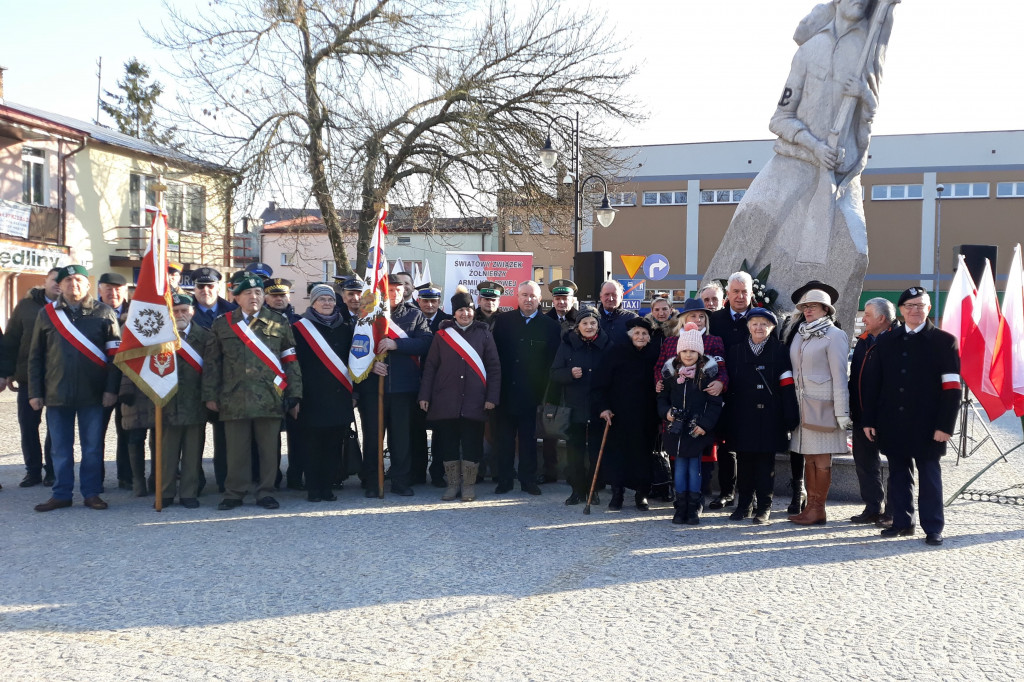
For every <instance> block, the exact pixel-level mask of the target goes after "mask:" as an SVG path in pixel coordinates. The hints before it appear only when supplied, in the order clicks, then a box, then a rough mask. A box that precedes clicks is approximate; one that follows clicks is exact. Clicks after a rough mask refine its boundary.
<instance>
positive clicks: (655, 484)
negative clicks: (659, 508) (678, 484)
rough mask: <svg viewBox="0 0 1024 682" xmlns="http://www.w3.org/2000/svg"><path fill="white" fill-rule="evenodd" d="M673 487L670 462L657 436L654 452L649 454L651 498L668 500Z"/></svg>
mask: <svg viewBox="0 0 1024 682" xmlns="http://www.w3.org/2000/svg"><path fill="white" fill-rule="evenodd" d="M673 486H674V480H673V478H672V462H671V460H670V459H669V456H668V453H667V452H665V449H664V448H663V447H662V443H661V437H660V436H659V438H658V442H657V444H656V445H655V446H654V451H653V452H652V453H651V497H654V498H657V499H662V500H670V499H671V497H672V488H673Z"/></svg>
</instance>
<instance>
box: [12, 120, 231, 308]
mask: <svg viewBox="0 0 1024 682" xmlns="http://www.w3.org/2000/svg"><path fill="white" fill-rule="evenodd" d="M158 177H162V178H163V179H164V183H165V184H166V185H167V186H168V189H167V191H166V192H165V194H164V208H165V210H166V211H167V214H168V227H169V232H168V245H169V257H170V259H171V260H174V261H179V262H181V263H183V264H184V266H185V269H186V275H187V273H188V271H189V270H191V269H192V268H195V267H199V266H201V265H212V266H214V267H217V268H218V269H222V270H227V269H229V268H230V267H231V239H232V234H231V233H232V230H231V211H230V206H231V197H230V191H229V190H230V184H231V182H230V181H231V177H232V175H231V172H230V171H229V170H228V169H224V168H221V167H218V166H215V165H212V164H209V163H205V162H203V161H201V160H198V159H193V158H190V157H187V156H184V155H183V154H180V153H179V152H177V151H175V150H173V149H168V148H165V147H159V146H156V145H153V144H150V143H148V142H145V141H143V140H139V139H136V138H133V137H129V136H127V135H122V134H120V133H117V132H115V131H113V130H110V129H108V128H104V127H102V126H97V125H93V124H91V123H87V122H85V121H78V120H75V119H71V118H68V117H66V116H62V115H59V114H53V113H49V112H44V111H40V110H37V109H33V108H31V107H26V106H23V105H19V104H14V103H12V102H10V101H7V102H3V101H2V100H0V266H2V271H0V320H6V317H7V315H8V314H9V313H10V311H11V310H13V307H14V305H15V304H16V303H17V301H18V300H20V299H21V298H22V297H23V296H24V295H25V294H26V293H27V292H28V290H29V289H30V288H31V287H33V286H36V285H38V284H41V283H42V280H43V278H44V276H45V274H46V271H47V270H48V269H49V268H50V267H52V266H53V265H54V264H56V265H60V264H64V263H72V262H75V263H81V264H82V265H84V266H85V267H87V268H88V269H89V271H90V273H91V274H92V278H93V281H95V279H96V278H97V277H98V276H99V275H100V274H101V273H103V272H119V273H121V274H123V275H124V276H125V277H126V278H128V280H129V282H133V281H135V278H136V277H137V273H138V268H139V265H140V264H141V259H142V255H143V253H144V252H145V249H146V245H147V243H148V240H149V225H150V224H151V220H152V215H150V217H149V218H148V219H147V215H146V207H147V206H152V205H153V204H155V202H156V194H155V192H154V191H153V188H152V186H153V184H154V183H155V182H156V180H157V178H158ZM26 214H28V215H30V216H31V217H30V219H29V222H28V225H27V228H28V229H27V230H26V229H25V227H26V226H25V225H24V223H23V221H22V220H21V216H24V215H26Z"/></svg>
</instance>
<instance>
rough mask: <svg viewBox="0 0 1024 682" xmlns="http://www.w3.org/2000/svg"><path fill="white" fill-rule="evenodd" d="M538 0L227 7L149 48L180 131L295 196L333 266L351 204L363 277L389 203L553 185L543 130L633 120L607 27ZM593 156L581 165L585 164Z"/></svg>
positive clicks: (176, 25) (287, 2) (289, 1)
mask: <svg viewBox="0 0 1024 682" xmlns="http://www.w3.org/2000/svg"><path fill="white" fill-rule="evenodd" d="M557 6H558V3H557V0H536V2H534V3H533V4H532V5H531V6H530V7H529V8H528V9H527V10H526V11H525V12H523V14H522V16H520V15H519V14H517V13H516V11H515V10H514V8H513V7H512V6H510V4H509V3H507V2H504V1H503V0H494V1H492V2H490V3H489V4H481V3H471V2H463V1H460V0H423V1H422V2H415V1H412V0H372V1H371V0H325V1H322V2H313V1H312V0H277V1H276V2H274V1H270V0H265V1H264V2H257V0H238V1H237V2H226V3H219V4H217V5H215V6H214V15H213V16H204V17H203V20H202V21H201V22H199V21H189V20H188V19H186V18H185V17H182V16H180V15H176V14H174V13H173V12H172V24H171V28H170V29H168V30H166V31H165V33H164V35H163V36H162V37H161V38H160V39H159V42H160V43H161V44H163V45H164V46H166V47H168V48H172V49H174V50H175V51H176V54H177V55H178V57H179V66H180V67H181V73H180V75H181V77H182V78H184V79H185V80H186V81H187V82H189V83H190V84H191V87H190V88H189V90H188V91H189V93H190V100H189V101H187V102H186V101H183V102H182V112H183V113H184V114H185V115H186V120H184V121H182V122H181V124H180V125H179V128H180V129H182V131H183V132H186V133H187V134H188V139H191V141H192V143H193V144H196V145H201V149H202V150H204V151H205V152H206V153H212V154H218V155H220V156H221V157H222V162H224V163H225V164H229V165H232V166H234V167H236V168H239V169H240V170H241V171H242V172H243V173H244V174H245V177H246V181H245V189H246V190H248V192H249V194H250V196H254V195H255V194H257V193H260V192H266V191H267V189H268V186H271V185H272V184H275V185H276V186H278V187H281V188H283V189H286V190H289V189H292V188H294V187H299V188H304V189H305V195H306V196H310V197H312V198H313V200H314V201H315V202H316V204H317V205H318V206H319V208H320V210H321V213H322V215H323V218H324V224H325V225H326V226H327V230H328V234H329V235H330V240H331V245H332V249H333V251H334V257H335V261H336V263H337V267H338V269H339V271H343V272H344V271H349V270H351V264H350V263H349V262H348V258H347V256H346V254H345V251H344V248H343V246H342V238H341V237H342V231H343V229H344V224H343V221H342V220H340V219H339V217H338V209H337V208H336V207H337V206H338V205H339V203H340V204H348V205H352V206H358V209H359V220H358V230H359V246H358V249H357V253H358V259H357V271H361V270H362V268H363V266H364V263H365V257H366V252H367V246H368V242H369V237H370V234H371V232H372V227H373V223H374V219H375V214H376V209H377V206H378V205H379V204H380V203H381V202H383V201H384V200H386V199H391V200H392V201H394V200H395V199H398V198H401V199H402V200H403V203H409V204H429V205H432V206H433V207H435V208H436V209H438V210H455V211H458V212H459V213H460V214H463V215H473V214H477V213H481V212H487V211H489V210H493V208H491V207H493V202H494V196H495V194H496V193H497V191H498V190H499V189H506V188H513V187H514V188H524V190H525V191H526V192H535V191H537V190H538V189H539V188H541V187H544V186H546V185H548V184H549V183H550V180H551V178H550V177H549V176H548V175H547V174H545V173H542V172H541V170H540V168H538V164H537V163H536V154H535V151H536V149H537V148H538V147H539V146H540V143H541V141H542V138H543V136H544V133H545V130H546V128H547V126H548V124H549V123H550V122H551V121H552V120H554V118H555V116H557V115H560V114H561V115H566V114H571V113H572V112H574V111H576V110H579V111H580V112H581V113H582V114H583V116H584V117H585V119H586V120H587V121H588V122H593V123H592V125H591V126H590V127H588V128H587V130H585V131H582V135H581V144H582V145H583V146H584V147H585V148H588V149H592V148H595V147H597V146H599V145H601V144H602V143H603V144H605V145H606V144H607V143H608V141H609V139H610V135H608V136H607V137H606V136H605V135H604V134H603V133H604V131H607V130H609V128H610V127H611V126H615V125H621V124H623V123H627V124H628V123H632V122H635V121H636V120H638V119H639V118H640V117H639V115H638V114H637V113H636V107H635V106H634V104H633V102H631V101H629V100H627V99H626V98H624V97H622V96H621V95H620V94H619V92H620V89H621V87H622V85H623V84H624V83H625V81H626V80H627V79H628V78H629V77H630V76H631V75H632V70H631V69H630V68H629V67H628V66H622V65H621V63H620V57H621V50H622V46H621V44H620V43H619V42H617V41H616V40H615V39H614V37H613V36H611V35H610V33H609V32H608V31H607V30H605V29H603V28H602V21H601V19H602V17H600V16H596V15H590V14H586V13H582V12H577V13H567V12H561V11H559V9H558V7H557ZM588 158H589V157H588Z"/></svg>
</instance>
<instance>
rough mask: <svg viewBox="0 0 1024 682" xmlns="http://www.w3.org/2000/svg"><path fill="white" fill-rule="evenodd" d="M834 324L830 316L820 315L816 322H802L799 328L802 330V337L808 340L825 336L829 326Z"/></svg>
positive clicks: (799, 330)
mask: <svg viewBox="0 0 1024 682" xmlns="http://www.w3.org/2000/svg"><path fill="white" fill-rule="evenodd" d="M831 326H832V320H831V318H829V317H819V318H818V319H817V320H815V321H814V322H802V323H801V324H800V327H799V328H798V329H797V331H798V332H800V336H801V338H803V340H804V341H806V340H807V339H809V338H812V337H813V338H818V339H820V338H821V337H823V336H825V333H826V332H827V331H828V328H829V327H831Z"/></svg>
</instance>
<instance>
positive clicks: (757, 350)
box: [747, 336, 770, 355]
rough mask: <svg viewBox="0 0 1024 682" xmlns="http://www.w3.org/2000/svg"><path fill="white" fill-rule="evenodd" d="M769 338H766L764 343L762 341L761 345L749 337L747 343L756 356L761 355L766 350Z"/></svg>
mask: <svg viewBox="0 0 1024 682" xmlns="http://www.w3.org/2000/svg"><path fill="white" fill-rule="evenodd" d="M769 338H770V337H768V336H766V337H764V341H762V342H761V343H754V340H753V339H752V338H750V337H749V336H748V337H747V343H749V344H750V350H752V351H754V355H760V354H761V351H763V350H764V347H765V344H767V343H768V339H769Z"/></svg>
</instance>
